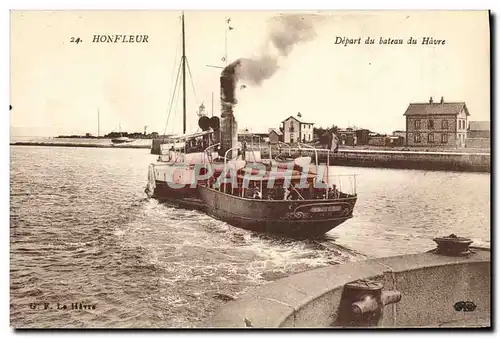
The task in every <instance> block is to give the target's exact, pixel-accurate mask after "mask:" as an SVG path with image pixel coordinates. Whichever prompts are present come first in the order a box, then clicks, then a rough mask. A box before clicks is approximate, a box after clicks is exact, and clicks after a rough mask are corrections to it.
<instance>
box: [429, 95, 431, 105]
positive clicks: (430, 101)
mask: <svg viewBox="0 0 500 338" xmlns="http://www.w3.org/2000/svg"><path fill="white" fill-rule="evenodd" d="M429 103H431V104H432V96H431V98H430V99H429Z"/></svg>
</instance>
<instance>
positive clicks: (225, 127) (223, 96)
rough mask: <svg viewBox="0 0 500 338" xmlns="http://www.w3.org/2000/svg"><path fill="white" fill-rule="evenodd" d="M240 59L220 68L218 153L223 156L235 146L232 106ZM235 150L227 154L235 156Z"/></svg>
mask: <svg viewBox="0 0 500 338" xmlns="http://www.w3.org/2000/svg"><path fill="white" fill-rule="evenodd" d="M239 65H240V60H236V61H235V62H233V63H231V64H229V65H228V66H227V67H226V68H224V69H223V70H222V73H221V75H220V103H221V115H220V117H221V120H220V124H221V130H220V131H221V147H220V150H219V155H220V156H224V155H225V153H226V151H228V150H229V149H231V148H233V147H235V146H236V144H237V142H238V123H237V122H236V119H235V118H234V113H233V106H234V105H235V104H236V102H237V101H236V97H235V92H234V91H235V88H236V83H237V81H238V79H237V76H236V67H238V66H239ZM235 153H237V151H236V150H234V151H233V152H232V154H231V155H230V156H229V157H230V158H235V157H236V154H235Z"/></svg>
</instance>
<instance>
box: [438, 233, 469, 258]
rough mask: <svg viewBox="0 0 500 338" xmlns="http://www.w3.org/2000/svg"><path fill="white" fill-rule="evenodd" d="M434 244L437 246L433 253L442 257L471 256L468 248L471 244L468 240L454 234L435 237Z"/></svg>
mask: <svg viewBox="0 0 500 338" xmlns="http://www.w3.org/2000/svg"><path fill="white" fill-rule="evenodd" d="M434 242H436V243H437V245H438V247H437V248H436V249H435V250H434V252H435V253H437V254H438V255H443V256H467V255H469V254H471V251H470V249H469V246H470V245H471V244H472V243H473V242H472V241H471V240H470V239H469V238H466V237H458V236H457V235H455V234H451V235H449V236H446V237H436V238H434Z"/></svg>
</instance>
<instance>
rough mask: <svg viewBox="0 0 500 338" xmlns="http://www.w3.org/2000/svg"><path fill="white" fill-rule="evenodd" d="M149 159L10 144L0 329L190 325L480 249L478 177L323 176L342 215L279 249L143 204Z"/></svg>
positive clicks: (486, 235) (141, 153)
mask: <svg viewBox="0 0 500 338" xmlns="http://www.w3.org/2000/svg"><path fill="white" fill-rule="evenodd" d="M155 159H156V156H154V155H150V154H149V151H148V150H140V149H109V148H58V147H17V146H12V147H11V188H10V189H11V190H10V194H11V205H10V213H11V216H10V218H11V219H10V220H11V222H10V234H11V235H10V270H11V271H10V275H11V280H10V297H11V299H10V316H11V324H12V326H14V327H99V328H106V327H116V328H118V327H152V328H154V327H195V326H197V325H200V323H201V322H202V321H203V320H204V319H205V318H207V317H208V316H210V314H212V313H213V312H214V311H215V310H216V309H217V308H218V307H219V306H221V305H222V304H223V303H224V302H226V301H228V300H229V299H231V298H237V297H239V296H241V295H242V294H243V293H244V292H245V291H247V290H248V289H249V288H252V287H255V286H258V285H262V284H265V283H269V282H271V281H273V280H276V279H278V278H281V277H284V276H288V275H290V274H293V273H297V272H301V271H305V270H308V269H313V268H316V267H321V266H326V265H330V264H342V263H345V262H348V261H354V260H363V259H368V258H375V257H384V256H392V255H400V254H407V253H417V252H423V251H427V250H430V249H432V248H433V247H434V244H433V242H432V238H434V237H436V236H444V235H449V234H451V233H455V234H457V235H460V236H466V237H470V238H471V239H472V240H474V245H480V246H485V247H489V245H490V175H489V174H488V173H464V172H460V173H455V172H443V171H440V172H438V171H436V172H434V171H420V170H395V169H375V168H354V167H349V168H348V167H339V166H333V167H331V169H330V172H331V173H332V174H334V173H338V174H350V173H354V174H357V192H358V194H359V198H358V202H357V205H356V208H355V210H354V218H353V219H350V220H348V221H346V222H345V223H343V224H342V225H340V226H339V227H338V228H336V229H334V230H332V231H331V232H329V233H328V234H327V235H326V236H325V238H324V239H321V240H291V239H285V238H281V237H276V236H271V235H266V234H257V233H251V232H248V231H245V230H242V229H238V228H234V227H232V226H230V225H228V224H226V223H224V222H220V221H217V220H214V219H212V218H210V217H209V216H207V215H204V214H202V213H199V212H196V211H186V210H181V209H175V208H172V207H169V206H167V205H162V204H159V203H157V202H156V201H155V200H151V199H147V198H146V195H145V193H144V188H145V185H146V183H147V173H148V172H147V169H148V164H149V163H150V162H151V161H154V160H155ZM35 303H42V304H43V303H47V304H50V307H49V308H47V309H44V307H43V306H42V308H36V309H34V308H32V306H30V305H32V304H35ZM74 303H82V304H93V305H95V308H91V309H83V310H80V309H79V310H76V309H71V304H74ZM63 305H68V308H67V309H63V308H62V306H63Z"/></svg>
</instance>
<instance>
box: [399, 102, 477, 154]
mask: <svg viewBox="0 0 500 338" xmlns="http://www.w3.org/2000/svg"><path fill="white" fill-rule="evenodd" d="M403 115H404V116H405V117H406V145H407V146H414V147H418V146H425V147H464V146H465V140H466V138H467V125H468V122H467V119H468V117H469V116H470V113H469V110H468V109H467V105H466V104H465V102H445V101H444V97H441V101H440V102H433V99H432V97H431V98H430V100H429V102H425V103H410V105H409V106H408V108H407V109H406V112H405V113H404V114H403Z"/></svg>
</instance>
